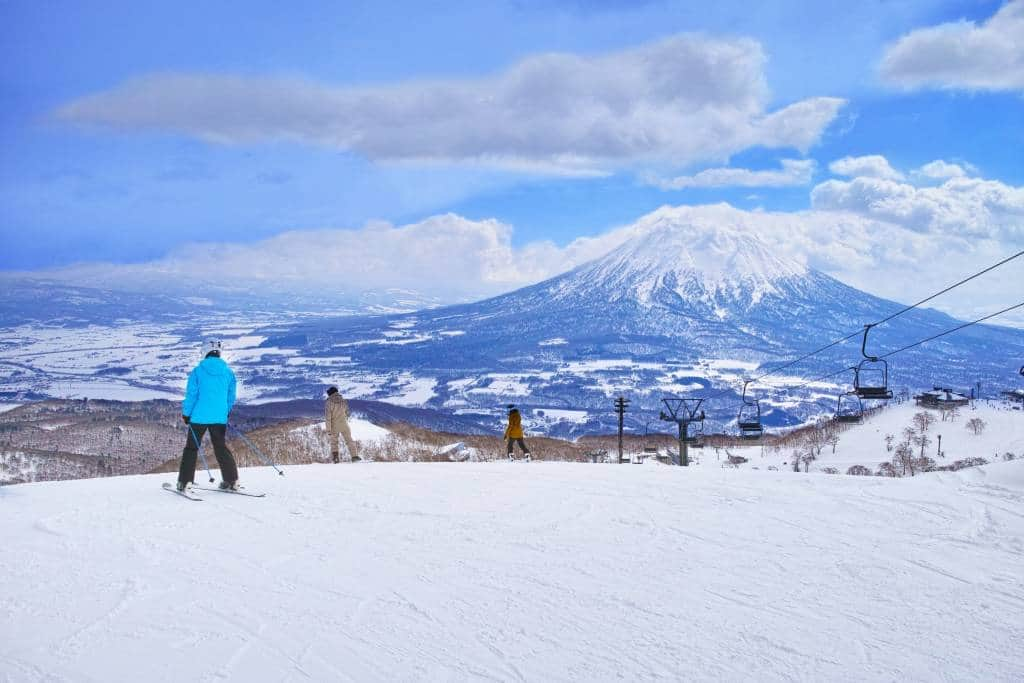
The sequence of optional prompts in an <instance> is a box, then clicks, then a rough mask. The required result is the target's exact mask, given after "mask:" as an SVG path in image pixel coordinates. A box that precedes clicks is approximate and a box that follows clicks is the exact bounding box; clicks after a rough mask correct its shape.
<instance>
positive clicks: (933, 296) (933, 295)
mask: <svg viewBox="0 0 1024 683" xmlns="http://www.w3.org/2000/svg"><path fill="white" fill-rule="evenodd" d="M1022 255H1024V250H1022V251H1018V252H1017V253H1016V254H1014V255H1013V256H1008V257H1007V258H1004V259H1003V260H1002V261H1000V262H999V263H996V264H993V265H991V266H989V267H988V268H986V269H985V270H980V271H978V272H977V273H975V274H974V275H971V276H970V277H966V278H964V279H963V280H960V282H957V283H956V284H952V285H950V286H949V287H946V288H945V289H943V290H942V291H941V292H936V293H935V294H932V295H931V296H929V297H927V298H925V299H921V300H920V301H918V302H917V303H916V304H912V305H910V306H907V307H906V308H904V309H903V310H902V311H897V312H896V313H893V314H892V315H890V316H889V317H888V318H883V319H882V320H879V321H878V322H877V323H872V326H874V325H881V324H882V323H887V322H889V321H890V320H892V319H893V318H895V317H897V316H900V315H903V314H904V313H906V312H907V311H909V310H910V309H912V308H917V307H918V306H920V305H921V304H924V303H927V302H929V301H931V300H932V299H934V298H936V297H938V296H941V295H943V294H945V293H946V292H948V291H950V290H953V289H956V288H957V287H959V286H960V285H963V284H966V283H968V282H970V281H971V280H973V279H975V278H977V277H980V276H982V275H984V274H985V273H987V272H989V271H991V270H995V269H996V268H998V267H999V266H1001V265H1003V264H1005V263H1009V262H1010V261H1012V260H1014V259H1015V258H1018V257H1020V256H1022ZM993 315H999V314H998V313H993ZM975 322H978V321H975ZM971 324H973V323H971Z"/></svg>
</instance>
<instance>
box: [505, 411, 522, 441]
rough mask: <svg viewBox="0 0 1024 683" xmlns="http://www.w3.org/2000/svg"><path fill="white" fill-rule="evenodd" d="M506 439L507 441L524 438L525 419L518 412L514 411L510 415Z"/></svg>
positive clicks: (506, 428)
mask: <svg viewBox="0 0 1024 683" xmlns="http://www.w3.org/2000/svg"><path fill="white" fill-rule="evenodd" d="M505 438H506V439H521V438H523V419H522V417H521V416H520V415H519V411H518V410H513V411H512V412H510V413H509V414H508V427H505Z"/></svg>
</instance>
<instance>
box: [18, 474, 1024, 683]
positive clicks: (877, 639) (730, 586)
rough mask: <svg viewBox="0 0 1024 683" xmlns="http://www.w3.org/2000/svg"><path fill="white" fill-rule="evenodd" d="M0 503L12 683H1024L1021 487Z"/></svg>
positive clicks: (637, 488) (115, 482)
mask: <svg viewBox="0 0 1024 683" xmlns="http://www.w3.org/2000/svg"><path fill="white" fill-rule="evenodd" d="M168 479H170V476H169V475H150V476H137V477H124V478H115V479H98V480H83V481H69V482H59V483H44V484H24V485H19V486H10V487H4V488H2V489H0V507H2V508H3V514H2V517H0V532H2V534H3V539H4V551H3V553H2V554H0V575H2V576H3V577H4V597H3V603H2V618H0V679H2V680H5V681H19V682H20V681H43V680H73V681H113V680H118V681H129V680H130V681H179V680H183V679H188V680H197V681H213V680H226V681H264V680H273V681H281V680H290V681H299V680H311V681H325V680H355V681H374V680H380V681H396V680H397V681H402V680H501V681H519V680H531V681H553V680H579V681H604V680H620V679H621V680H643V679H654V678H658V679H666V680H729V681H735V680H753V679H757V680H779V679H786V680H792V679H797V680H819V681H824V680H827V681H843V680H850V681H862V680H886V681H889V680H915V681H916V680H983V681H1013V680H1021V678H1022V677H1024V648H1021V647H1020V644H1021V643H1022V642H1024V540H1022V539H1024V461H1020V460H1016V461H1013V462H1006V463H999V464H994V465H989V466H987V467H984V468H975V469H971V470H964V471H961V472H957V473H941V474H928V475H924V476H919V477H915V478H913V479H910V478H907V479H888V478H881V477H845V476H828V475H817V474H814V473H811V474H794V473H791V472H778V473H775V472H765V471H761V472H749V471H734V470H722V469H713V468H708V469H703V468H691V469H684V468H680V467H667V466H666V467H634V466H628V465H623V466H614V465H590V464H569V463H543V462H534V463H531V464H523V463H459V464H385V463H376V464H375V463H362V464H357V465H310V466H305V467H291V468H289V469H288V470H287V476H285V477H278V476H276V475H275V474H274V472H273V471H272V470H266V469H246V470H243V472H242V479H243V481H244V482H245V483H247V484H248V485H249V486H251V487H253V488H258V489H262V490H266V491H267V492H268V495H267V497H266V498H263V499H257V498H245V497H241V496H231V495H226V494H221V493H214V492H209V493H206V492H204V493H203V495H204V497H205V500H204V501H203V502H200V503H195V502H190V501H188V500H185V499H184V498H180V497H177V496H175V495H173V494H171V493H167V492H164V491H162V490H161V489H160V484H161V482H163V481H167V480H168Z"/></svg>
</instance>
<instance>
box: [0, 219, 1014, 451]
mask: <svg viewBox="0 0 1024 683" xmlns="http://www.w3.org/2000/svg"><path fill="white" fill-rule="evenodd" d="M631 231H632V237H631V238H630V239H629V240H628V241H626V242H624V243H623V244H621V245H620V246H619V247H618V248H616V249H615V250H613V251H612V252H611V253H608V254H606V255H605V256H603V257H601V258H599V259H597V260H595V261H592V262H590V263H587V264H584V265H582V266H580V267H578V268H575V269H574V270H571V271H568V272H566V273H563V274H562V275H559V276H557V277H554V278H551V279H549V280H546V281H544V282H541V283H538V284H536V285H533V286H530V287H526V288H523V289H520V290H517V291H514V292H510V293H508V294H504V295H501V296H497V297H494V298H491V299H487V300H484V301H480V302H476V303H472V304H463V305H457V306H447V307H443V308H425V310H418V311H417V312H414V313H409V312H395V309H394V308H392V306H393V305H396V304H397V305H400V306H401V307H402V308H400V309H399V310H405V311H408V310H410V309H409V308H406V307H407V306H409V305H411V304H413V303H415V301H416V299H415V297H414V295H411V294H409V293H402V292H390V293H385V294H384V295H382V296H384V297H385V299H386V300H381V301H375V302H368V301H364V302H362V304H361V305H359V306H356V307H355V308H347V307H346V306H343V305H342V302H338V304H337V305H335V306H332V305H331V302H329V301H326V302H321V303H322V304H323V305H322V306H318V307H316V308H314V309H305V308H301V307H299V306H298V304H296V305H295V306H292V307H289V306H288V305H287V303H281V302H278V304H275V306H273V307H270V306H266V305H262V304H258V303H256V302H254V301H253V300H247V299H245V298H244V297H243V298H242V299H239V300H238V302H237V308H231V306H230V305H225V304H219V305H212V304H214V303H215V302H212V301H205V300H195V299H181V298H173V297H152V296H130V295H117V294H113V293H108V292H104V291H101V290H90V289H87V288H70V287H62V286H60V285H59V284H52V285H50V284H46V285H40V284H38V283H37V284H34V285H32V284H27V285H23V286H20V287H19V288H8V290H6V291H5V293H4V295H2V296H0V313H2V314H3V315H4V322H5V323H7V325H6V326H5V332H4V335H3V336H2V337H0V400H3V399H7V400H15V401H17V400H21V398H41V397H47V396H56V397H78V398H81V397H86V396H88V397H90V398H100V397H108V398H117V399H126V400H127V399H132V398H176V397H177V396H179V395H180V391H181V384H182V382H183V378H184V376H185V374H186V373H187V371H188V369H189V368H190V367H191V366H192V365H193V364H194V363H195V352H196V347H197V340H198V339H201V338H202V336H204V335H217V336H220V337H222V338H223V339H224V340H225V346H226V348H227V349H228V350H227V353H226V357H227V359H228V360H229V362H230V363H231V364H232V366H233V367H235V369H236V370H237V371H238V374H239V378H240V379H241V381H242V383H241V387H242V400H243V401H247V402H252V401H269V400H276V399H281V400H286V399H297V398H306V399H310V398H316V399H319V398H320V397H321V396H322V392H323V388H324V386H325V385H326V384H328V383H333V384H337V385H338V386H339V387H340V388H341V390H342V392H343V393H344V394H345V395H346V396H349V397H351V398H357V399H368V400H374V401H383V402H387V403H389V404H392V405H396V406H399V407H402V408H403V409H425V412H424V413H423V415H424V416H428V415H439V414H443V416H444V419H445V420H448V419H449V418H451V420H456V421H457V422H458V424H460V425H466V424H471V425H477V429H482V430H495V429H497V430H500V428H501V427H500V423H501V419H502V417H503V415H504V409H503V408H504V405H505V404H506V403H508V402H515V403H517V404H519V405H520V407H521V408H523V414H524V418H525V419H526V423H527V426H528V428H529V429H530V430H532V431H534V432H537V431H540V432H544V433H549V434H552V435H555V436H572V435H576V434H580V433H584V432H590V431H606V430H608V429H610V428H611V426H612V424H613V422H614V416H613V414H612V412H611V401H612V398H613V397H615V396H617V395H625V396H627V397H629V398H631V399H632V401H633V403H632V406H631V413H630V414H629V415H628V416H627V421H628V422H627V424H628V425H629V427H630V428H631V429H632V430H652V429H659V428H665V429H668V428H669V427H670V425H666V424H664V423H659V422H658V420H657V410H658V408H659V403H660V399H661V398H662V397H663V396H672V395H700V396H704V397H705V398H707V399H708V400H707V405H706V406H705V408H706V410H707V412H708V415H709V416H711V417H713V418H714V420H713V423H712V424H709V425H708V428H709V429H717V428H728V426H729V422H730V421H732V420H733V419H734V418H735V416H736V412H737V410H738V406H739V391H740V389H741V387H742V380H743V378H744V377H749V376H752V375H757V374H760V373H762V372H764V371H766V370H768V369H771V368H775V367H778V366H779V365H781V364H782V363H785V362H786V361H788V360H791V359H794V358H797V357H800V356H802V355H803V354H805V353H806V352H807V351H810V350H813V349H815V348H819V347H821V346H823V345H825V344H827V343H829V342H831V341H832V340H834V339H837V338H840V337H844V336H846V335H848V334H850V333H851V332H856V331H857V330H860V329H862V326H863V325H864V324H865V323H868V322H872V321H876V320H879V319H882V318H884V317H887V316H889V315H891V314H892V313H894V312H896V311H898V310H900V309H901V308H902V306H901V304H897V303H895V302H892V301H886V300H884V299H880V298H878V297H875V296H871V295H869V294H866V293H864V292H861V291H858V290H856V289H854V288H852V287H849V286H847V285H845V284H843V283H841V282H839V281H837V280H835V279H834V278H831V277H829V276H827V275H825V274H823V273H821V272H819V271H817V270H815V269H814V268H811V267H809V266H808V265H807V264H805V263H802V262H800V261H796V260H793V259H792V258H789V257H786V256H785V255H783V254H780V253H778V252H777V250H776V249H775V248H773V244H772V243H771V242H770V241H769V240H768V239H767V238H765V237H762V236H761V235H759V234H757V233H756V232H754V231H753V229H752V227H751V226H750V225H749V224H747V223H744V222H743V220H742V217H741V216H740V217H737V215H733V214H731V213H729V212H725V211H715V210H708V211H703V212H701V211H694V210H692V209H685V207H684V208H683V209H680V208H672V207H665V208H662V209H659V210H658V211H655V212H653V213H651V214H649V215H648V216H645V217H644V218H642V219H641V220H640V221H638V223H637V224H636V225H635V226H633V227H632V228H631ZM424 277H433V278H437V277H444V273H431V274H425V275H424ZM950 279H953V277H952V276H951V278H950ZM239 296H242V295H241V294H239ZM409 297H413V298H409ZM1001 303H1002V302H993V306H992V307H993V308H996V307H997V304H1001ZM428 305H431V304H428ZM325 310H327V311H329V310H335V311H344V312H346V313H355V312H357V311H360V310H361V311H362V314H361V315H330V314H326V313H324V311H325ZM298 311H304V312H301V313H300V312H298ZM388 311H390V312H388ZM384 312H387V314H383V313H384ZM370 313H376V314H374V315H370ZM957 324H958V321H956V320H954V319H952V318H950V317H949V316H947V315H944V314H941V313H937V312H935V311H932V310H914V311H911V312H909V313H907V314H905V315H902V316H900V317H899V318H897V319H895V320H893V321H892V322H890V323H886V324H885V325H882V326H880V327H878V328H876V329H875V330H873V331H872V333H871V339H870V344H869V350H870V351H871V352H873V353H876V354H883V353H887V352H889V351H892V350H895V349H898V348H901V347H903V346H906V345H908V344H910V343H913V342H916V341H919V340H921V339H924V338H926V337H930V336H932V335H935V334H937V333H939V332H942V331H945V330H948V329H951V328H953V327H955V326H956V325H957ZM859 341H860V340H859V339H851V340H850V341H849V342H847V343H845V344H841V345H837V346H835V347H834V348H831V349H830V350H829V351H828V352H826V353H823V354H820V355H818V356H815V357H814V358H812V359H809V360H807V361H805V362H802V363H800V364H798V365H796V366H794V367H792V368H790V369H787V370H786V372H785V374H784V375H783V376H780V377H772V378H770V380H769V381H767V382H762V383H760V384H757V385H754V386H753V387H752V391H753V392H754V393H755V395H756V396H758V397H759V398H760V399H761V406H762V409H763V412H764V421H765V423H766V424H767V425H768V426H781V425H791V424H795V423H798V422H801V421H804V420H806V419H808V418H810V417H813V416H815V415H818V414H821V413H823V412H827V411H830V410H834V408H835V402H836V395H837V394H838V393H839V392H840V391H842V390H843V389H844V388H845V387H846V386H848V385H849V382H850V380H851V377H852V373H849V372H845V373H843V374H842V375H841V376H838V377H837V378H836V380H835V383H834V384H832V383H824V384H814V385H811V386H810V387H807V388H803V389H800V390H799V391H791V389H793V388H794V387H797V386H798V385H801V384H803V383H804V382H805V381H806V380H807V379H811V378H815V377H820V376H822V375H825V374H828V373H832V372H836V371H843V370H844V369H845V368H849V367H850V366H851V365H853V364H855V363H856V362H857V361H859V360H860V359H861V354H860V348H859V346H860V345H859ZM1022 362H1024V332H1022V331H1020V330H1014V329H1008V328H998V327H982V326H976V327H970V328H967V329H965V330H962V331H960V332H957V333H955V334H952V335H950V336H946V337H943V338H941V339H939V340H937V341H934V342H930V343H928V344H925V345H922V346H919V347H916V348H914V349H912V350H909V351H907V352H905V353H900V354H899V355H897V356H895V357H894V358H893V359H892V360H891V366H890V369H891V384H892V385H894V387H895V388H896V389H897V390H899V389H901V388H903V387H907V388H909V389H911V390H914V389H917V388H922V387H924V388H931V387H932V386H933V385H941V386H948V387H952V388H955V389H958V390H960V391H964V392H968V393H969V392H970V390H971V388H975V389H976V388H977V386H978V383H979V382H980V383H981V391H982V393H983V394H984V395H995V394H997V393H998V391H1000V390H1002V389H1008V388H1017V387H1019V386H1020V381H1021V380H1020V376H1019V375H1018V374H1016V371H1017V369H1018V368H1019V367H1020V365H1021V363H1022ZM451 420H449V421H451ZM434 426H435V427H437V428H438V429H441V428H442V427H441V424H440V423H438V424H436V425H434Z"/></svg>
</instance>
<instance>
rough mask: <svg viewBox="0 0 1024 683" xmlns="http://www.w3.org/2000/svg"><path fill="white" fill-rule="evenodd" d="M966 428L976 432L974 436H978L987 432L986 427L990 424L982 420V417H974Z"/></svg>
mask: <svg viewBox="0 0 1024 683" xmlns="http://www.w3.org/2000/svg"><path fill="white" fill-rule="evenodd" d="M966 426H967V429H969V430H971V431H972V432H974V435H975V436H977V435H978V434H981V433H982V432H983V431H985V427H987V426H988V423H987V422H985V421H984V420H982V419H981V418H980V417H972V418H971V419H970V420H968V421H967V425H966Z"/></svg>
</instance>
